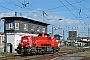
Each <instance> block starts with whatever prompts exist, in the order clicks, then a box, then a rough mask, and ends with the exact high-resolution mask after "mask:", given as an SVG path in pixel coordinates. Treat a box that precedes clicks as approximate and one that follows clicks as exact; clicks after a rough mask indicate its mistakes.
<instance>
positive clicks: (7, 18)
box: [1, 17, 50, 25]
mask: <svg viewBox="0 0 90 60" xmlns="http://www.w3.org/2000/svg"><path fill="white" fill-rule="evenodd" d="M1 19H5V20H10V19H16V20H18V19H20V20H25V21H32V22H37V23H41V24H46V25H50V24H47V23H44V22H40V21H36V20H33V19H29V18H25V17H2V18H1Z"/></svg>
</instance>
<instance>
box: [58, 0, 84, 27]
mask: <svg viewBox="0 0 90 60" xmlns="http://www.w3.org/2000/svg"><path fill="white" fill-rule="evenodd" d="M59 2H61V3H62V1H61V0H59ZM62 4H63V5H64V6H65V4H64V3H62ZM65 7H66V8H67V9H68V10H69V11H70V13H71V14H72V15H73V16H74V17H75V18H77V17H76V16H75V15H74V13H72V11H71V10H70V9H69V8H68V7H67V6H65ZM77 19H78V18H77ZM79 21H80V20H79ZM80 23H81V24H82V22H81V21H80ZM82 26H83V24H82Z"/></svg>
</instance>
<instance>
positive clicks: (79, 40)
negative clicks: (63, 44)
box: [67, 31, 90, 47]
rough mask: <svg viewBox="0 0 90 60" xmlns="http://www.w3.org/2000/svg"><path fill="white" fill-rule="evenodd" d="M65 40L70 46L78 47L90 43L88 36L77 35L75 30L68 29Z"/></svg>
mask: <svg viewBox="0 0 90 60" xmlns="http://www.w3.org/2000/svg"><path fill="white" fill-rule="evenodd" d="M67 40H68V44H69V45H70V46H76V47H80V46H88V45H90V38H89V37H78V33H77V31H69V35H68V38H67Z"/></svg>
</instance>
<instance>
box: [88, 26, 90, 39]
mask: <svg viewBox="0 0 90 60" xmlns="http://www.w3.org/2000/svg"><path fill="white" fill-rule="evenodd" d="M89 31H90V30H89V24H88V37H89Z"/></svg>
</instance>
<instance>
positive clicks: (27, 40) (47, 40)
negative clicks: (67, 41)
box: [15, 32, 58, 54]
mask: <svg viewBox="0 0 90 60" xmlns="http://www.w3.org/2000/svg"><path fill="white" fill-rule="evenodd" d="M15 51H17V53H18V54H28V53H29V54H31V53H35V54H36V53H42V54H44V53H54V52H58V42H57V41H56V38H54V37H51V36H50V35H49V34H47V33H44V32H42V33H41V34H39V35H38V36H23V37H22V38H21V42H20V43H19V45H18V47H17V49H15Z"/></svg>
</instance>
